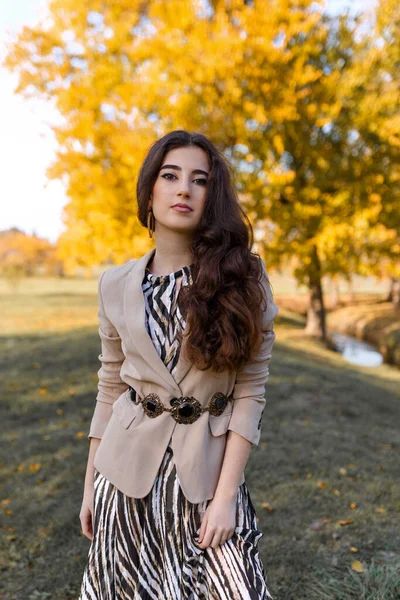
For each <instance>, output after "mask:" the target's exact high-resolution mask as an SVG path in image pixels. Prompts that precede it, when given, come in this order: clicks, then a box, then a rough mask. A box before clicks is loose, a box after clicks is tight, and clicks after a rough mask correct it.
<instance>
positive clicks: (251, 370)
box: [228, 259, 279, 446]
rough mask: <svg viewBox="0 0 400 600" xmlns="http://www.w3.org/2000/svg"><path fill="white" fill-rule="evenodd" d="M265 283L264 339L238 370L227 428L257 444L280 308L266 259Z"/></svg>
mask: <svg viewBox="0 0 400 600" xmlns="http://www.w3.org/2000/svg"><path fill="white" fill-rule="evenodd" d="M261 262H262V267H263V277H262V286H263V288H264V292H265V295H266V298H267V307H266V308H264V310H263V341H262V344H261V348H260V350H259V352H258V354H257V356H256V358H255V359H254V360H253V361H251V362H246V363H244V364H243V365H242V366H241V367H239V369H238V371H237V373H236V380H235V385H234V388H233V400H234V402H233V411H232V416H231V419H230V422H229V426H228V429H230V430H232V431H235V432H236V433H239V434H240V435H241V436H243V437H244V438H246V439H247V440H248V441H249V442H251V443H252V444H253V445H255V446H257V445H258V444H259V441H260V436H261V419H262V415H263V412H264V408H265V404H266V399H265V384H266V382H267V380H268V377H269V362H270V359H271V356H272V347H273V345H274V341H275V337H276V334H275V331H274V319H275V317H276V315H277V314H278V312H279V309H278V307H277V305H276V304H275V302H274V300H273V296H272V291H271V286H270V283H269V279H268V275H267V272H266V270H265V264H264V261H263V260H262V259H261Z"/></svg>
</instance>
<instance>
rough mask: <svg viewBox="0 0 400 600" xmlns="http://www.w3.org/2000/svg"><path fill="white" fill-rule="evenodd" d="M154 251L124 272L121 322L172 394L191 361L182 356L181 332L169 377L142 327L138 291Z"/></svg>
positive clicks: (178, 391)
mask: <svg viewBox="0 0 400 600" xmlns="http://www.w3.org/2000/svg"><path fill="white" fill-rule="evenodd" d="M155 250H156V249H155V248H152V249H151V250H149V252H147V253H146V254H145V255H144V256H142V257H141V258H139V259H138V260H137V261H136V262H135V263H134V265H133V267H132V269H131V270H130V271H129V273H128V276H127V281H126V284H125V290H124V316H125V322H126V324H127V328H128V331H129V334H130V337H131V341H132V343H133V344H134V345H135V347H136V349H137V352H138V354H140V356H141V357H142V358H143V360H145V361H146V362H147V363H148V364H149V365H150V367H151V368H152V369H153V371H154V372H155V375H156V376H157V377H158V378H161V379H162V382H163V383H164V385H165V384H167V385H168V386H169V387H170V388H171V389H172V391H173V392H172V393H174V394H176V395H177V396H180V395H181V389H180V387H179V384H180V382H181V381H182V379H183V378H184V377H185V375H186V374H187V372H188V371H189V369H190V367H191V366H192V363H190V362H189V361H187V360H186V359H185V358H184V351H185V346H186V337H185V335H184V337H183V340H182V345H181V349H180V353H179V359H178V364H177V365H176V369H175V375H174V376H172V374H171V373H170V371H169V370H168V368H167V367H166V365H165V364H164V362H163V361H162V360H161V358H160V356H159V355H158V352H157V350H156V349H155V347H154V344H153V341H152V339H151V337H150V335H149V334H148V332H147V329H146V326H145V317H146V308H145V302H144V296H143V291H142V281H143V278H144V274H145V268H146V266H147V263H148V262H149V260H150V258H151V256H152V255H153V254H154V253H155ZM185 333H187V326H186V327H185V330H184V334H185Z"/></svg>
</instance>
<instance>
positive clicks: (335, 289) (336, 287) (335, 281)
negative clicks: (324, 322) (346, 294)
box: [330, 277, 340, 310]
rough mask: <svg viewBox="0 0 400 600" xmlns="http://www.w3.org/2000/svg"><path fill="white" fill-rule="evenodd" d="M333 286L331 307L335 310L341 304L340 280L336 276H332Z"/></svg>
mask: <svg viewBox="0 0 400 600" xmlns="http://www.w3.org/2000/svg"><path fill="white" fill-rule="evenodd" d="M331 282H332V288H331V294H330V296H331V308H332V310H334V309H335V308H337V307H338V306H339V301H340V291H339V281H338V279H337V278H336V277H332V279H331Z"/></svg>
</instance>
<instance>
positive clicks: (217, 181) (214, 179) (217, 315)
mask: <svg viewBox="0 0 400 600" xmlns="http://www.w3.org/2000/svg"><path fill="white" fill-rule="evenodd" d="M188 146H198V147H199V148H201V149H202V150H204V152H206V154H207V155H208V159H209V164H210V173H209V177H208V183H207V195H206V201H205V205H204V211H203V215H202V218H201V221H200V223H199V226H198V228H197V230H196V233H195V235H194V237H193V240H192V244H191V249H192V252H193V255H194V261H193V262H194V264H193V267H192V277H193V284H192V285H187V286H183V287H181V291H180V293H179V307H180V309H181V312H182V315H183V316H184V317H185V319H186V322H187V327H186V329H185V336H186V335H187V336H188V339H187V340H186V352H185V358H186V359H187V360H189V361H190V362H192V363H193V364H194V365H195V366H196V367H197V368H198V369H199V370H201V371H203V370H206V369H209V368H213V369H214V370H215V371H217V372H221V371H224V370H226V369H228V370H231V369H232V370H237V369H238V367H239V366H240V365H241V364H242V363H243V362H247V361H251V360H253V359H254V357H255V354H256V353H257V352H258V350H259V348H260V345H261V342H262V310H263V309H264V306H265V305H262V303H263V301H264V302H267V298H266V295H265V291H264V289H263V287H262V285H261V278H262V275H263V273H264V276H265V271H263V265H262V261H261V260H260V256H259V255H258V254H256V253H253V252H251V248H252V246H253V242H254V234H253V228H252V226H251V223H250V221H249V219H248V217H247V215H246V213H245V212H244V211H243V209H242V208H241V206H240V203H239V200H238V197H237V195H236V191H235V189H234V186H233V183H232V176H231V166H230V165H229V163H228V162H227V160H226V159H225V158H224V157H223V155H222V154H221V153H220V152H219V151H218V150H217V148H216V147H215V146H214V144H213V143H212V142H211V141H210V140H209V139H208V138H207V137H206V136H205V135H203V134H201V133H196V132H194V133H189V132H187V131H185V130H176V131H171V132H170V133H168V134H166V135H165V136H163V137H162V138H160V139H159V140H157V141H156V142H155V143H154V144H153V145H152V146H151V147H150V149H149V151H148V153H147V156H146V157H145V160H144V161H143V164H142V166H141V169H140V172H139V175H138V181H137V185H136V194H137V202H138V218H139V220H140V222H141V223H142V225H144V226H145V227H147V213H148V206H149V198H150V195H151V193H152V190H153V186H154V184H155V181H156V179H157V176H158V174H159V170H160V168H161V166H162V163H163V160H164V156H165V155H166V154H167V152H169V151H170V150H173V149H174V148H182V147H188ZM179 337H180V341H182V337H181V335H180V336H179Z"/></svg>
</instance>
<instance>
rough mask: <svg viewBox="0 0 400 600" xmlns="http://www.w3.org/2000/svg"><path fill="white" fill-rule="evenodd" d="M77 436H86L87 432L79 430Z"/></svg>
mask: <svg viewBox="0 0 400 600" xmlns="http://www.w3.org/2000/svg"><path fill="white" fill-rule="evenodd" d="M75 437H77V438H84V437H86V433H85V432H84V431H78V433H77V434H76V436H75Z"/></svg>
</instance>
